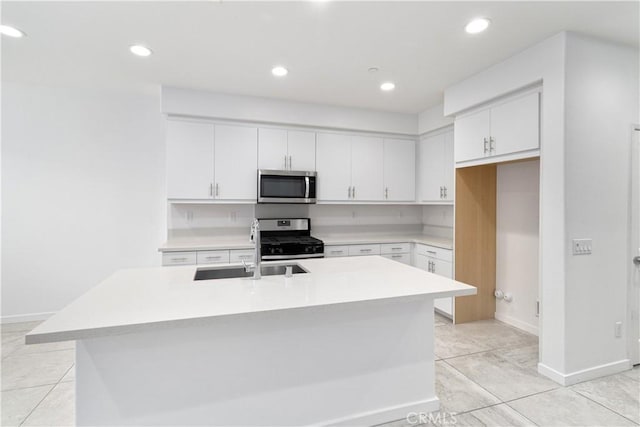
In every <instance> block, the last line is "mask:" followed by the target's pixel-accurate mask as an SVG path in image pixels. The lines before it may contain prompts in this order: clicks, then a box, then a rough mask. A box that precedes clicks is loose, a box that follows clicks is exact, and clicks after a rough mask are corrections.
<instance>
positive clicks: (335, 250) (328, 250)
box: [324, 246, 349, 258]
mask: <svg viewBox="0 0 640 427" xmlns="http://www.w3.org/2000/svg"><path fill="white" fill-rule="evenodd" d="M324 256H325V257H326V258H331V257H340V256H349V246H325V247H324Z"/></svg>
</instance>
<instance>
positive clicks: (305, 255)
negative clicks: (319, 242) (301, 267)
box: [262, 253, 324, 261]
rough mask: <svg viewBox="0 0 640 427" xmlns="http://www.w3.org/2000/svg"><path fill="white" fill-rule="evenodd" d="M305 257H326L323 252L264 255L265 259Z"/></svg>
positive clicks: (263, 258)
mask: <svg viewBox="0 0 640 427" xmlns="http://www.w3.org/2000/svg"><path fill="white" fill-rule="evenodd" d="M305 258H324V253H321V254H299V255H263V256H262V260H263V261H274V260H287V259H305Z"/></svg>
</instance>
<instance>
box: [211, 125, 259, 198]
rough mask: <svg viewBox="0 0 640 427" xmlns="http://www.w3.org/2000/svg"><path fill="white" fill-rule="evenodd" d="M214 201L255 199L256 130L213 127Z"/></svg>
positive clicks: (221, 126)
mask: <svg viewBox="0 0 640 427" xmlns="http://www.w3.org/2000/svg"><path fill="white" fill-rule="evenodd" d="M214 158H215V162H214V164H215V166H214V170H215V185H214V193H215V198H216V199H218V200H254V201H255V200H257V180H258V172H257V169H258V129H257V128H255V127H244V126H228V125H216V126H215V152H214Z"/></svg>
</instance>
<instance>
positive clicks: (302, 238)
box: [258, 218, 324, 261]
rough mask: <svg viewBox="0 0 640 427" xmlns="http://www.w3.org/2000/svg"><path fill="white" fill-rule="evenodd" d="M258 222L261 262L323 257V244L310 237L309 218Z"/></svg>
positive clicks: (260, 220) (262, 220) (261, 220)
mask: <svg viewBox="0 0 640 427" xmlns="http://www.w3.org/2000/svg"><path fill="white" fill-rule="evenodd" d="M258 221H259V222H260V238H261V245H260V253H261V254H262V259H263V260H265V261H268V260H282V259H302V258H323V257H324V243H323V242H322V240H320V239H316V238H315V237H311V220H310V219H309V218H284V219H271V218H270V219H259V220H258Z"/></svg>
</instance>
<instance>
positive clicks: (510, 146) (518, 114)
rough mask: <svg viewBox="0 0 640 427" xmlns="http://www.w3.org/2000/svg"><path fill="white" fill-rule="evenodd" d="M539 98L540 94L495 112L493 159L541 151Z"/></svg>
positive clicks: (509, 104)
mask: <svg viewBox="0 0 640 427" xmlns="http://www.w3.org/2000/svg"><path fill="white" fill-rule="evenodd" d="M539 97H540V95H539V94H538V93H537V92H536V93H532V94H529V95H526V96H523V97H522V98H518V99H515V100H513V101H510V102H506V103H504V104H502V105H498V106H497V107H494V108H492V109H491V137H492V138H493V142H492V144H493V147H494V150H493V151H492V154H493V155H501V154H511V153H517V152H520V151H527V150H535V149H537V148H539V147H540V110H539V109H540V106H539Z"/></svg>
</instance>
